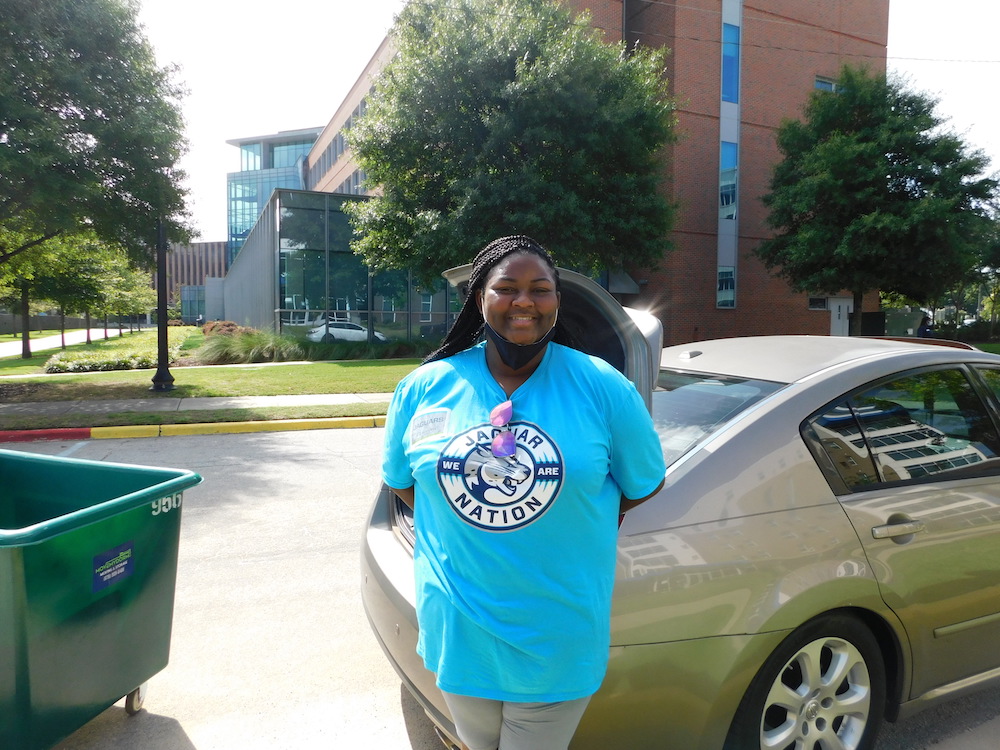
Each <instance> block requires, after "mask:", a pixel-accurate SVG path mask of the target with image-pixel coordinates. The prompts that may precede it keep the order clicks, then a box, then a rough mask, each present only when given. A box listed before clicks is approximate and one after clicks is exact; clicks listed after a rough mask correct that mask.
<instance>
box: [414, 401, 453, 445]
mask: <svg viewBox="0 0 1000 750" xmlns="http://www.w3.org/2000/svg"><path fill="white" fill-rule="evenodd" d="M450 416H451V409H433V410H432V411H425V412H422V413H420V414H417V415H416V416H415V417H414V418H413V419H412V420H410V445H411V446H412V445H416V444H417V443H422V442H423V441H424V440H428V439H429V438H433V437H437V436H439V435H444V434H445V431H446V430H447V429H448V418H449V417H450Z"/></svg>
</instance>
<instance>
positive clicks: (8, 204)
mask: <svg viewBox="0 0 1000 750" xmlns="http://www.w3.org/2000/svg"><path fill="white" fill-rule="evenodd" d="M136 13H137V3H136V2H135V0H46V1H45V2H35V0H0V267H2V265H3V264H4V263H6V262H7V261H9V260H10V259H11V258H13V257H15V256H17V255H18V254H20V253H22V252H25V251H26V250H28V249H30V248H33V247H35V246H37V245H39V244H41V243H44V242H45V241H47V240H49V239H51V238H53V237H57V236H59V235H62V234H64V233H72V232H75V231H78V230H80V229H82V228H83V227H85V226H86V227H90V228H91V229H92V230H93V232H94V233H95V235H96V236H97V237H99V238H101V239H102V240H104V241H106V242H109V243H112V244H117V245H120V246H122V247H125V248H127V249H128V250H129V251H130V252H131V253H132V254H133V256H134V257H135V258H140V259H148V257H149V254H150V250H151V248H153V247H154V243H155V235H156V220H157V217H158V216H163V217H164V218H165V219H166V220H167V222H168V235H169V236H170V237H171V238H173V239H178V240H181V239H185V238H186V236H187V234H188V232H187V230H186V228H185V227H184V225H183V220H184V214H185V208H184V198H185V195H184V191H183V189H182V188H181V187H180V179H181V177H182V176H183V175H182V174H181V173H180V172H179V171H177V170H176V168H175V164H176V163H177V160H178V159H179V157H180V155H181V153H182V151H183V149H184V148H185V144H184V140H183V136H182V128H183V122H182V118H181V114H180V111H179V107H178V101H179V99H180V97H181V95H182V92H181V90H180V89H179V88H178V87H177V86H176V85H175V84H174V83H173V82H172V80H171V76H172V71H171V70H168V69H160V68H158V67H157V65H156V61H155V57H154V54H153V50H152V48H151V47H150V45H149V43H148V42H147V41H146V39H145V38H144V37H143V35H142V33H141V30H140V28H139V26H138V24H137V21H136Z"/></svg>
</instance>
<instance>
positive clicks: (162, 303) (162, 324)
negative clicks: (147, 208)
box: [149, 218, 174, 391]
mask: <svg viewBox="0 0 1000 750" xmlns="http://www.w3.org/2000/svg"><path fill="white" fill-rule="evenodd" d="M173 389H174V376H173V375H171V374H170V347H169V346H168V345H167V227H166V225H165V224H164V223H163V219H162V218H161V219H157V220H156V374H155V375H153V385H151V386H150V387H149V390H151V391H172V390H173Z"/></svg>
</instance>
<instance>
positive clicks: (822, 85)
mask: <svg viewBox="0 0 1000 750" xmlns="http://www.w3.org/2000/svg"><path fill="white" fill-rule="evenodd" d="M815 87H816V88H817V89H819V90H820V91H836V90H837V82H836V81H835V80H833V79H832V78H827V77H825V76H816V83H815Z"/></svg>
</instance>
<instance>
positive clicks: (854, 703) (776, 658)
mask: <svg viewBox="0 0 1000 750" xmlns="http://www.w3.org/2000/svg"><path fill="white" fill-rule="evenodd" d="M885 682H886V681H885V667H884V662H883V659H882V653H881V651H880V650H879V647H878V643H877V642H876V641H875V637H874V636H873V635H872V633H871V631H869V630H868V628H866V627H865V626H864V625H863V624H862V623H860V622H859V621H858V620H855V619H854V618H851V617H848V616H846V615H831V616H828V617H821V618H817V619H815V620H812V621H810V622H808V623H806V624H805V625H803V626H802V627H800V628H799V629H798V630H795V631H794V632H793V633H792V634H791V635H789V636H788V637H787V638H786V639H785V640H784V641H782V643H781V645H780V646H779V647H778V648H777V649H775V651H774V653H773V654H771V656H770V657H768V659H767V661H766V662H764V666H762V667H761V668H760V671H758V672H757V675H756V676H755V677H754V679H753V682H751V683H750V687H749V688H748V689H747V692H746V694H745V695H744V696H743V700H742V701H741V702H740V707H739V708H738V709H737V711H736V715H735V716H734V717H733V723H732V726H731V727H730V729H729V736H728V737H727V738H726V744H725V750H750V749H751V748H753V749H754V750H756V748H761V750H786V749H791V748H795V749H796V750H800V749H801V750H814V749H815V748H833V747H837V748H844V749H845V750H869V749H870V748H872V747H873V746H874V744H875V737H876V735H877V734H878V730H879V726H880V725H881V723H882V716H883V714H884V712H885Z"/></svg>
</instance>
